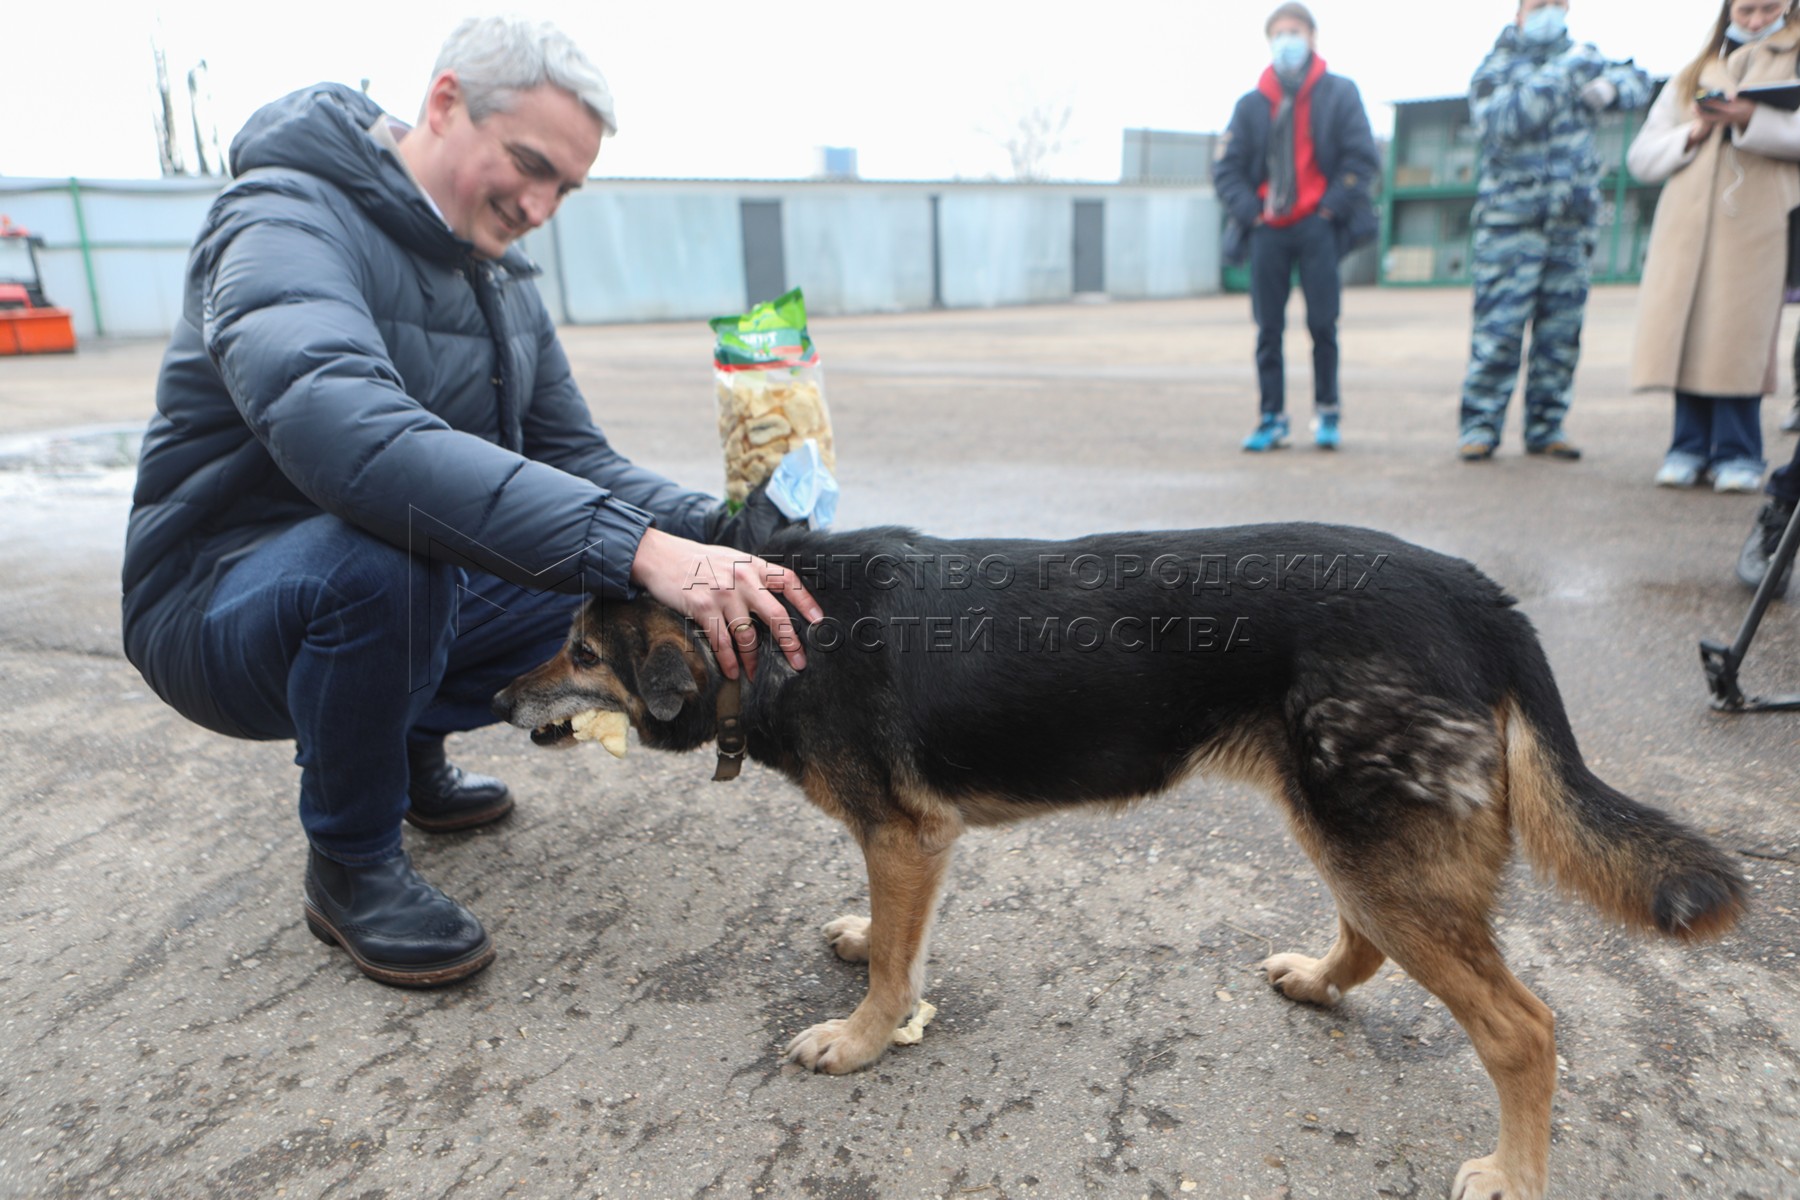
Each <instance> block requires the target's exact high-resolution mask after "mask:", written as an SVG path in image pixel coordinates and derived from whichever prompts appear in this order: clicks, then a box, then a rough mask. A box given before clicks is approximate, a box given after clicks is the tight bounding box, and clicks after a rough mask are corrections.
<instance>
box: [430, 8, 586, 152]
mask: <svg viewBox="0 0 1800 1200" xmlns="http://www.w3.org/2000/svg"><path fill="white" fill-rule="evenodd" d="M445 71H455V72H456V79H457V82H458V83H459V84H461V86H462V95H463V103H464V104H466V105H467V106H468V109H469V118H470V119H471V120H474V121H481V120H485V119H486V118H487V117H489V116H491V115H492V114H494V113H497V112H505V111H506V110H508V109H510V108H511V107H512V101H513V96H514V95H515V94H516V93H518V92H525V91H530V90H531V89H532V88H535V87H542V86H543V85H544V84H546V83H548V84H554V85H555V86H557V87H559V88H561V89H563V91H565V92H569V93H572V94H573V95H574V96H575V98H576V99H577V100H580V101H581V103H582V104H583V105H585V106H586V107H587V110H588V111H589V112H591V113H593V114H594V116H596V117H598V118H599V120H600V123H601V124H602V125H604V126H605V127H606V132H607V133H611V134H616V133H618V132H619V123H618V121H617V119H616V118H615V117H614V116H613V99H612V89H611V88H609V87H608V86H606V76H604V75H602V74H601V73H600V68H599V67H596V66H595V65H594V64H593V63H591V62H589V61H588V57H587V55H585V54H583V53H582V52H581V48H580V47H579V46H577V45H576V44H575V43H574V41H573V40H571V39H570V37H569V35H568V34H566V33H564V32H563V31H562V30H560V29H558V28H557V27H556V26H554V25H552V24H550V22H548V21H541V22H540V21H527V20H525V19H524V18H522V17H471V18H470V19H469V20H467V21H464V22H463V23H462V24H461V25H458V26H457V27H456V28H455V29H453V30H451V32H450V36H449V37H447V38H445V39H444V48H443V49H442V50H439V51H438V59H437V65H436V66H434V67H433V68H431V77H432V78H433V79H436V78H437V77H438V76H439V75H441V74H443V73H444V72H445Z"/></svg>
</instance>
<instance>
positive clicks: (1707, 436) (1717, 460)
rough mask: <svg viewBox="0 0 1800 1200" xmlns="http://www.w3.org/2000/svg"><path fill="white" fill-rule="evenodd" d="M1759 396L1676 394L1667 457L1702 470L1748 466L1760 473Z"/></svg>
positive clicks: (1761, 448)
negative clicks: (1673, 419)
mask: <svg viewBox="0 0 1800 1200" xmlns="http://www.w3.org/2000/svg"><path fill="white" fill-rule="evenodd" d="M1761 408H1762V397H1761V396H1702V395H1698V394H1696V393H1694V392H1683V391H1677V392H1676V393H1675V429H1674V432H1673V433H1672V434H1671V435H1670V438H1669V453H1668V455H1667V457H1669V458H1679V459H1681V460H1682V461H1685V462H1688V463H1690V464H1692V465H1693V466H1696V467H1699V468H1701V469H1702V470H1704V469H1706V468H1708V467H1712V468H1715V469H1716V468H1720V467H1747V468H1750V469H1751V470H1754V471H1757V472H1759V473H1760V472H1761V471H1762V469H1763V467H1764V466H1765V465H1766V464H1765V463H1764V462H1763V440H1762V421H1761V417H1760V410H1761Z"/></svg>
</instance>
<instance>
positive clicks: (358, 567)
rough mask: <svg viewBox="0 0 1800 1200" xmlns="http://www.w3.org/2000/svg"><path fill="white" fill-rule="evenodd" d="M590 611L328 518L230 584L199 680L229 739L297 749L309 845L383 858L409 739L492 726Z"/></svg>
mask: <svg viewBox="0 0 1800 1200" xmlns="http://www.w3.org/2000/svg"><path fill="white" fill-rule="evenodd" d="M579 603H580V598H579V597H576V596H569V595H561V594H558V593H555V592H539V593H531V592H527V591H525V590H524V589H522V588H518V587H515V586H513V585H512V584H509V583H506V582H504V581H502V580H500V579H496V578H494V577H493V576H491V575H486V574H482V573H479V572H469V571H464V570H462V569H461V568H458V567H455V566H451V565H449V564H445V563H441V562H429V561H426V560H425V559H422V558H416V557H414V556H412V555H410V554H408V553H407V552H406V551H404V550H401V549H399V548H397V547H395V546H391V545H389V544H388V543H386V542H384V541H382V540H380V539H379V538H376V537H374V536H372V535H370V534H368V533H365V532H363V531H362V530H360V529H357V528H356V527H355V526H353V525H350V524H348V523H346V522H344V521H341V520H339V519H338V518H336V517H332V516H317V517H312V518H310V519H308V520H306V521H303V522H301V523H300V524H298V525H296V526H294V527H293V528H292V529H289V530H287V531H286V532H284V533H282V534H281V535H279V536H278V537H275V538H273V539H271V540H270V541H268V542H265V543H264V544H262V545H260V546H258V547H256V548H255V549H254V550H253V551H251V552H250V553H249V554H248V555H247V556H246V557H245V558H244V559H242V560H241V561H239V562H238V563H236V564H234V565H233V566H232V567H231V569H230V570H229V571H228V572H227V573H226V575H225V576H224V578H223V579H222V580H220V582H219V584H218V586H217V587H216V588H215V589H214V591H213V595H212V598H211V601H210V602H209V603H208V605H207V607H206V612H205V615H204V618H203V619H202V621H201V622H200V626H199V629H200V635H199V642H200V644H199V646H198V653H199V655H200V659H201V677H202V679H203V681H204V684H205V687H206V688H207V689H208V690H209V691H210V693H211V698H212V699H213V700H214V701H216V707H217V711H220V712H224V713H229V714H230V721H231V723H232V724H233V725H235V728H230V729H221V730H220V731H221V732H225V733H230V734H233V735H235V736H239V737H248V738H261V739H270V740H273V739H287V738H292V739H293V740H294V741H295V743H296V745H297V753H296V755H295V758H294V761H295V763H296V764H298V765H299V767H300V823H301V825H302V826H303V827H304V828H305V830H306V836H307V838H308V839H309V840H310V841H311V842H312V844H313V846H314V847H315V848H316V849H318V850H319V852H320V853H322V854H324V855H326V856H327V857H329V858H334V859H337V860H338V861H340V862H345V863H365V862H380V861H382V860H384V859H387V858H391V857H393V856H394V855H396V854H398V853H399V852H400V825H401V821H402V819H403V817H404V815H405V813H406V805H407V798H406V787H407V755H406V746H407V740H408V738H412V739H415V740H428V739H433V738H441V737H443V736H444V735H445V734H449V733H455V732H458V731H461V730H466V729H475V728H478V727H480V726H483V725H491V724H493V722H494V719H495V718H494V715H493V713H492V712H490V711H489V708H488V705H489V703H490V702H491V700H492V699H493V696H494V693H495V692H497V691H499V690H500V689H501V688H502V687H504V686H506V684H507V683H508V682H509V681H511V680H512V679H513V678H514V677H515V676H517V675H519V674H520V673H521V672H523V671H526V670H529V669H530V668H532V667H535V666H537V665H538V664H539V663H542V662H544V661H545V660H546V659H548V658H550V657H551V655H553V654H555V653H556V650H557V648H558V647H559V646H560V645H561V644H562V642H563V640H564V638H565V637H566V635H567V634H568V630H569V623H570V621H571V620H573V618H574V614H575V608H576V606H577V605H578V604H579ZM215 727H217V726H216V724H215Z"/></svg>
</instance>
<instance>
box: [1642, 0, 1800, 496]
mask: <svg viewBox="0 0 1800 1200" xmlns="http://www.w3.org/2000/svg"><path fill="white" fill-rule="evenodd" d="M1796 8H1800V4H1796V3H1793V2H1791V0H1725V3H1724V4H1723V5H1722V6H1721V8H1720V11H1719V15H1718V17H1717V19H1716V20H1715V21H1714V23H1713V29H1712V33H1711V36H1710V37H1709V38H1708V40H1707V43H1706V48H1705V50H1704V51H1703V52H1702V53H1701V54H1700V56H1699V57H1698V58H1696V59H1695V60H1694V61H1693V62H1692V63H1690V64H1688V66H1687V68H1686V69H1685V70H1683V71H1682V72H1681V73H1680V74H1679V75H1677V76H1676V77H1675V78H1674V79H1672V80H1670V81H1669V83H1668V84H1667V85H1666V86H1664V88H1663V90H1662V93H1661V95H1659V96H1658V97H1657V99H1656V102H1655V103H1654V104H1653V105H1652V106H1651V109H1650V115H1649V117H1648V118H1647V119H1646V120H1645V122H1644V127H1643V129H1642V130H1641V131H1639V133H1638V135H1637V137H1636V139H1635V140H1633V142H1632V144H1631V150H1630V153H1629V155H1628V157H1627V164H1628V165H1629V167H1630V169H1631V173H1632V174H1633V175H1635V176H1637V177H1638V178H1639V179H1641V180H1643V181H1644V182H1646V183H1658V182H1663V181H1665V180H1666V181H1667V182H1666V183H1665V184H1664V187H1663V190H1662V196H1661V198H1660V199H1659V200H1658V201H1657V205H1656V219H1655V223H1654V225H1653V226H1652V227H1651V232H1650V247H1649V252H1648V257H1647V258H1646V260H1645V262H1644V274H1643V280H1642V283H1641V285H1640V287H1639V293H1638V318H1637V337H1636V345H1635V348H1634V350H1633V353H1632V363H1631V386H1632V388H1633V389H1634V390H1647V389H1672V390H1673V391H1674V393H1675V430H1674V436H1673V438H1672V440H1671V442H1670V445H1669V451H1668V454H1667V456H1666V457H1665V458H1664V460H1663V465H1662V468H1661V469H1660V470H1658V471H1657V473H1656V482H1657V483H1658V484H1660V485H1662V486H1665V487H1692V486H1694V485H1696V484H1698V483H1700V482H1702V481H1703V480H1705V479H1707V478H1708V477H1710V478H1711V479H1712V482H1713V487H1714V489H1715V490H1717V491H1721V492H1754V491H1756V490H1757V488H1758V487H1759V486H1760V484H1761V483H1762V473H1763V468H1764V466H1765V463H1764V461H1763V453H1762V450H1763V447H1762V426H1761V416H1760V409H1761V405H1762V398H1763V397H1764V396H1766V395H1769V394H1770V393H1772V392H1773V391H1774V390H1775V350H1776V340H1777V335H1778V333H1779V325H1780V321H1781V304H1782V292H1783V289H1784V286H1785V282H1786V272H1787V251H1788V245H1787V241H1788V210H1789V209H1791V208H1793V207H1795V206H1796V205H1800V169H1796V167H1795V163H1796V161H1800V112H1790V111H1787V110H1785V109H1783V108H1781V107H1779V106H1777V105H1774V104H1767V103H1759V102H1757V101H1754V100H1752V99H1750V98H1748V97H1747V96H1746V95H1742V94H1740V92H1741V89H1743V88H1745V87H1747V86H1749V85H1752V84H1767V83H1800V72H1797V71H1796V66H1797V59H1796V55H1797V52H1800V18H1797V17H1796V12H1795V9H1796Z"/></svg>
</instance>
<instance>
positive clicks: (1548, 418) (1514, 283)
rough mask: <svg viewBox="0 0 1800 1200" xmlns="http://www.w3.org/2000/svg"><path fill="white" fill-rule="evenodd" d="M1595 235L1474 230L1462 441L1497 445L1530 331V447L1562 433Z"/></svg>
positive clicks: (1557, 228) (1566, 230)
mask: <svg viewBox="0 0 1800 1200" xmlns="http://www.w3.org/2000/svg"><path fill="white" fill-rule="evenodd" d="M1593 250H1594V230H1593V228H1592V226H1589V225H1586V224H1574V223H1565V224H1553V225H1547V226H1537V225H1520V226H1514V225H1481V226H1477V227H1476V229H1475V261H1474V275H1475V336H1474V338H1473V340H1472V342H1471V344H1470V348H1469V372H1468V375H1467V377H1465V378H1464V380H1463V390H1462V440H1463V441H1464V442H1498V441H1499V440H1500V428H1501V426H1502V425H1503V424H1504V423H1505V421H1506V405H1507V401H1509V400H1510V399H1511V398H1512V393H1513V387H1514V385H1515V384H1517V382H1518V379H1519V360H1520V359H1521V358H1522V357H1523V352H1524V346H1525V327H1526V326H1527V325H1529V326H1530V327H1531V359H1530V362H1529V363H1528V364H1527V365H1526V370H1525V444H1526V445H1527V446H1542V445H1544V444H1546V443H1547V442H1550V441H1553V440H1555V439H1556V438H1557V437H1558V436H1560V435H1561V433H1562V424H1563V418H1564V417H1565V416H1566V415H1567V414H1568V411H1569V391H1570V388H1571V387H1572V385H1573V383H1574V380H1575V363H1576V361H1577V360H1578V359H1579V358H1580V357H1581V319H1582V315H1583V313H1584V311H1585V310H1586V308H1587V295H1588V260H1589V259H1590V258H1591V257H1592V255H1593Z"/></svg>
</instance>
